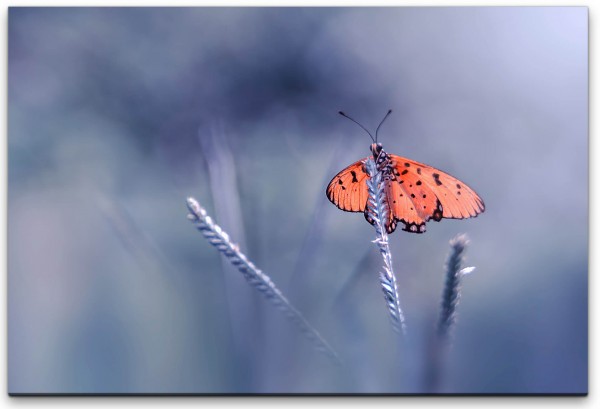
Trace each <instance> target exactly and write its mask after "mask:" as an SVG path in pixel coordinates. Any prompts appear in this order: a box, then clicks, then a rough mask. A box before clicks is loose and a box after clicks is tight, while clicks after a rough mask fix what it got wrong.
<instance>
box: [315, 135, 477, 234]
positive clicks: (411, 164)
mask: <svg viewBox="0 0 600 409" xmlns="http://www.w3.org/2000/svg"><path fill="white" fill-rule="evenodd" d="M371 153H372V155H373V160H374V161H375V164H376V165H377V171H378V172H380V173H381V180H382V182H381V183H382V189H383V192H384V201H385V202H386V205H387V208H388V216H387V220H385V221H384V224H385V227H386V230H387V232H388V233H392V232H394V230H396V226H397V223H398V222H401V223H403V225H404V227H403V229H402V230H404V231H408V232H411V233H424V232H425V230H426V229H425V224H426V222H427V221H429V220H434V221H436V222H439V221H440V220H441V219H442V218H451V219H464V218H468V217H476V216H477V215H478V214H480V213H482V212H483V211H484V210H485V205H484V203H483V200H481V198H480V197H479V196H478V195H477V194H476V193H475V191H473V190H472V189H471V188H470V187H468V186H467V185H465V184H464V183H463V182H461V181H459V180H458V179H456V178H454V177H452V176H450V175H448V174H447V173H444V172H442V171H440V170H438V169H436V168H434V167H432V166H429V165H425V164H423V163H419V162H415V161H413V160H410V159H407V158H403V157H401V156H398V155H393V154H388V153H387V152H385V150H384V149H383V146H382V145H381V144H380V143H376V142H375V143H373V144H372V145H371ZM367 160H368V158H364V159H361V160H359V161H357V162H355V163H353V164H352V165H350V166H348V167H346V168H345V169H344V170H342V171H341V172H339V173H338V174H337V175H336V176H334V177H333V179H332V180H331V182H330V183H329V185H328V186H327V190H326V194H327V197H328V198H329V200H330V201H331V202H332V203H333V204H334V205H336V206H337V207H338V208H340V209H341V210H344V211H349V212H363V213H364V216H365V219H366V220H367V222H369V223H371V224H374V223H375V221H374V219H373V217H372V216H371V214H370V210H369V208H368V206H367V201H368V196H369V194H368V189H367V180H368V179H369V178H370V176H369V174H368V172H367V170H366V165H365V163H366V161H367Z"/></svg>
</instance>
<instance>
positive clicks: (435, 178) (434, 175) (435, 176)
mask: <svg viewBox="0 0 600 409" xmlns="http://www.w3.org/2000/svg"><path fill="white" fill-rule="evenodd" d="M433 180H434V181H435V184H436V185H438V186H441V185H442V182H440V174H439V173H434V174H433Z"/></svg>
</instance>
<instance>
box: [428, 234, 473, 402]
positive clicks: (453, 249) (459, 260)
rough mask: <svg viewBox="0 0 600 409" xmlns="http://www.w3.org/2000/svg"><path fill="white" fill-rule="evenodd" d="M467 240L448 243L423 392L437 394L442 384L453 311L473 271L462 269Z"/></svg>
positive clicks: (461, 235) (453, 318)
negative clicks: (463, 285) (462, 285)
mask: <svg viewBox="0 0 600 409" xmlns="http://www.w3.org/2000/svg"><path fill="white" fill-rule="evenodd" d="M468 243H469V240H468V238H467V236H466V235H464V234H459V235H457V236H456V237H454V238H453V239H452V240H450V254H449V255H448V259H447V261H446V272H445V282H444V289H443V290H442V301H441V304H440V316H439V319H438V322H437V326H436V330H435V334H434V335H433V337H432V338H431V339H430V342H429V349H428V354H427V356H428V364H427V370H426V371H425V392H427V393H432V392H439V390H440V384H441V381H442V373H443V369H444V363H445V359H446V356H447V353H448V350H449V348H450V339H451V335H452V329H453V327H454V326H455V323H456V307H457V305H458V302H459V300H460V295H461V292H460V289H461V288H460V284H461V280H462V277H463V276H464V275H465V274H469V273H470V272H472V271H473V270H474V269H475V267H466V268H462V265H463V263H464V253H465V251H466V248H467V244H468Z"/></svg>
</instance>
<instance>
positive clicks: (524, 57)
mask: <svg viewBox="0 0 600 409" xmlns="http://www.w3.org/2000/svg"><path fill="white" fill-rule="evenodd" d="M587 23H588V15H587V8H584V7H560V8H559V7H557V8H550V7H547V8H527V7H519V8H509V7H503V8H465V7H461V8H335V9H334V8H318V9H310V8H285V9H283V8H194V9H186V8H173V9H171V8H154V9H143V8H121V9H113V8H102V9H100V8H88V9H69V8H11V9H10V10H9V27H8V30H9V44H8V46H9V74H8V102H9V111H8V119H9V128H8V129H9V138H8V160H9V192H8V193H9V196H8V364H9V368H8V369H9V371H8V382H9V385H8V389H9V392H10V393H127V392H132V393H150V392H151V393H236V392H237V393H288V392H289V393H307V392H308V393H430V392H445V393H585V392H586V391H587V368H588V344H587V335H588V329H587V322H588V313H587V295H588V287H587V283H588V281H587V274H588V200H587V199H588V55H587V50H588V42H587V35H588V31H587V30H588V24H587ZM389 108H392V109H394V113H393V115H392V116H391V117H390V118H389V119H388V121H387V122H386V124H385V125H384V126H383V127H382V130H381V132H380V141H381V142H383V144H384V147H385V148H386V149H387V151H388V152H391V153H396V154H399V155H402V156H407V157H409V158H412V159H415V160H418V161H421V162H425V163H428V164H431V165H434V166H436V167H438V168H440V169H442V170H444V171H446V172H449V173H450V174H453V175H455V176H456V177H458V178H459V179H462V180H463V181H465V182H466V183H468V184H469V185H470V186H472V187H473V188H474V189H475V190H477V192H478V193H479V194H480V195H481V196H482V197H483V199H484V200H485V202H486V212H485V213H484V214H483V215H481V216H480V217H477V218H476V219H470V220H463V221H456V220H444V221H442V222H441V223H429V225H428V231H427V233H426V234H424V235H415V234H408V233H405V232H400V231H399V232H397V233H394V234H393V235H392V236H391V246H392V251H393V257H394V259H393V262H394V268H395V271H396V275H397V280H398V285H399V292H400V296H401V301H402V306H403V309H404V313H405V316H406V321H407V326H408V334H407V336H406V338H405V339H404V340H401V341H398V339H397V338H396V337H395V334H394V333H393V332H392V330H391V327H390V325H389V321H388V313H387V310H386V308H385V304H384V300H383V295H382V293H381V288H380V286H379V282H378V272H379V270H380V266H381V259H380V256H379V255H378V253H377V251H376V248H375V246H374V245H373V243H371V240H372V239H373V238H374V231H373V229H372V227H371V226H370V225H368V224H367V223H366V222H365V221H364V219H363V216H362V215H361V214H352V213H345V212H342V211H339V210H338V209H336V208H335V207H334V206H333V205H331V204H330V203H329V202H328V201H327V199H326V197H325V194H324V191H325V187H326V185H327V183H328V182H329V180H330V179H331V178H332V177H333V175H334V174H335V173H336V172H337V171H339V170H340V169H342V168H343V167H345V166H346V165H348V164H350V163H352V162H354V161H356V160H358V159H359V158H362V157H365V156H367V154H368V146H369V143H370V140H369V138H368V137H367V135H366V134H365V133H364V132H362V131H361V130H360V129H359V128H358V127H357V126H355V125H354V124H352V123H351V122H349V121H347V120H345V119H343V118H341V117H340V116H338V115H337V111H338V110H340V109H343V110H344V111H346V112H347V113H349V114H351V115H353V116H355V117H356V119H358V120H359V121H361V122H363V123H364V125H365V126H367V127H368V128H371V129H373V128H374V127H375V126H376V125H377V123H378V122H379V120H380V119H381V118H382V116H383V114H384V113H385V112H386V110H387V109H389ZM188 196H194V197H195V198H197V199H198V200H199V202H200V203H201V204H202V205H203V206H205V207H206V208H207V210H208V212H209V214H211V215H212V216H214V218H215V219H216V221H217V222H218V223H219V224H220V225H221V226H223V227H224V228H225V229H226V230H227V231H228V232H229V233H230V235H231V236H232V238H233V240H234V241H236V242H238V243H239V244H240V247H241V249H242V250H243V251H244V252H245V253H246V254H247V255H248V257H249V258H250V259H252V260H253V261H254V262H255V263H256V264H257V265H258V266H259V267H260V268H261V269H262V270H263V271H264V272H265V273H267V274H268V275H269V276H270V277H271V279H272V280H273V281H274V282H275V283H276V284H277V286H278V287H279V288H280V289H281V290H282V291H283V292H284V293H285V294H286V296H287V297H288V298H289V299H290V301H291V302H292V303H293V304H294V305H295V306H296V307H297V308H298V309H299V310H301V311H302V313H303V314H304V315H305V317H306V318H307V319H308V320H309V321H310V322H311V324H312V325H313V326H314V327H316V328H317V329H318V330H319V331H320V332H321V334H322V335H323V336H324V337H325V338H326V339H327V340H328V341H329V342H330V343H331V345H332V346H333V347H334V348H335V349H336V350H337V352H338V353H339V355H340V356H341V358H342V359H343V361H344V365H343V366H336V365H332V364H331V362H330V361H329V360H328V359H327V358H326V357H325V356H323V355H322V354H319V353H318V352H316V351H315V350H314V349H313V348H312V346H311V343H310V342H309V341H307V340H306V339H305V338H304V337H303V336H302V335H301V334H299V333H298V331H297V330H296V328H295V327H294V326H293V325H291V324H290V323H289V322H288V321H286V320H285V319H284V318H283V317H282V316H281V314H280V313H279V311H277V310H276V309H274V308H273V307H272V306H271V305H270V304H269V303H268V302H266V301H265V300H264V299H263V297H262V296H261V295H260V294H259V293H257V292H256V291H255V290H254V289H253V288H251V287H250V286H248V284H247V283H246V282H245V281H244V279H243V278H242V276H241V275H240V274H239V273H238V272H237V271H236V270H234V269H232V268H231V267H230V266H229V265H228V263H227V262H226V261H224V260H222V259H221V258H220V255H219V253H218V252H217V251H216V250H215V249H214V248H213V247H211V246H210V245H209V244H208V243H207V241H206V240H205V239H204V238H203V237H202V236H201V235H200V234H199V233H198V232H197V231H196V230H195V229H194V228H193V226H192V225H191V224H190V222H189V221H188V220H187V219H186V214H187V209H186V206H185V199H186V197H188ZM462 232H465V233H467V234H468V235H469V237H470V239H471V243H470V246H469V248H468V250H467V264H468V265H473V266H476V267H477V269H476V270H475V272H473V273H472V274H470V275H469V276H467V277H466V278H465V280H464V282H463V286H462V299H461V302H460V304H459V307H458V313H459V315H458V321H457V324H456V326H455V327H454V333H453V335H454V336H453V345H452V349H451V351H450V353H449V354H448V355H447V359H446V361H445V366H443V369H442V374H441V379H442V381H441V384H440V386H439V388H438V389H436V390H431V389H430V388H429V386H428V384H427V382H426V376H425V374H426V372H427V368H428V365H429V361H430V350H429V348H428V345H430V339H431V334H432V333H433V330H434V327H435V322H436V319H437V315H438V311H439V304H440V295H441V291H442V286H443V278H444V277H443V273H444V262H445V259H446V257H447V254H448V251H449V246H448V241H449V240H450V239H451V238H452V237H454V236H455V235H456V234H457V233H462Z"/></svg>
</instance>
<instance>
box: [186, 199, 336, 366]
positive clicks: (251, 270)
mask: <svg viewBox="0 0 600 409" xmlns="http://www.w3.org/2000/svg"><path fill="white" fill-rule="evenodd" d="M187 207H188V209H189V211H190V214H189V215H188V218H189V219H190V221H192V223H194V225H195V226H196V228H197V229H198V230H199V231H200V232H201V233H202V234H203V235H204V237H205V238H206V239H207V240H208V242H209V243H210V244H212V245H213V246H214V247H216V248H217V250H219V251H220V252H221V253H222V254H223V255H224V256H225V257H226V258H227V260H229V262H230V263H231V264H233V265H234V266H235V267H236V268H237V269H238V270H239V271H240V273H242V275H243V276H244V278H245V279H246V281H248V283H249V284H250V285H252V286H253V287H254V288H256V290H258V291H259V292H260V293H261V294H262V295H263V296H264V297H265V298H266V299H267V300H269V302H271V303H272V304H273V305H274V306H275V307H277V308H278V309H279V310H280V311H281V312H282V313H283V314H284V315H285V316H286V317H287V318H288V319H289V320H290V321H292V322H293V323H294V324H295V325H296V326H298V328H299V329H300V331H301V332H302V333H303V334H304V335H305V336H306V337H307V338H308V339H309V340H311V341H312V342H313V343H314V345H315V347H316V348H317V350H319V351H320V352H322V353H324V354H325V355H327V356H328V357H330V358H331V359H333V360H334V361H335V362H336V363H339V362H340V361H339V358H338V356H337V354H336V352H335V351H334V350H333V348H332V347H331V346H330V345H329V344H328V343H327V341H325V339H323V337H322V336H321V335H320V334H319V332H318V331H317V330H316V329H314V328H313V327H312V326H311V325H310V324H309V323H308V321H306V319H305V318H304V317H303V316H302V314H300V312H299V311H298V310H297V309H296V308H295V307H294V306H293V305H292V304H291V303H290V302H289V301H288V300H287V298H286V297H285V296H284V295H283V294H282V293H281V291H280V290H279V289H278V288H277V287H276V286H275V284H274V283H273V282H272V281H271V279H270V278H269V276H268V275H266V274H265V273H263V272H262V271H261V270H259V269H258V268H256V266H255V265H254V264H253V263H252V262H251V261H250V260H248V258H247V257H246V256H245V255H244V254H243V253H242V252H241V251H240V249H239V246H237V245H236V244H234V243H233V242H232V241H231V239H230V238H229V235H228V234H227V233H226V232H225V231H223V229H221V227H219V226H218V225H217V224H216V223H215V222H214V221H213V220H212V218H211V217H210V216H208V215H207V213H206V210H204V208H202V206H200V204H199V203H198V202H197V201H196V200H195V199H194V198H191V197H190V198H188V199H187Z"/></svg>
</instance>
